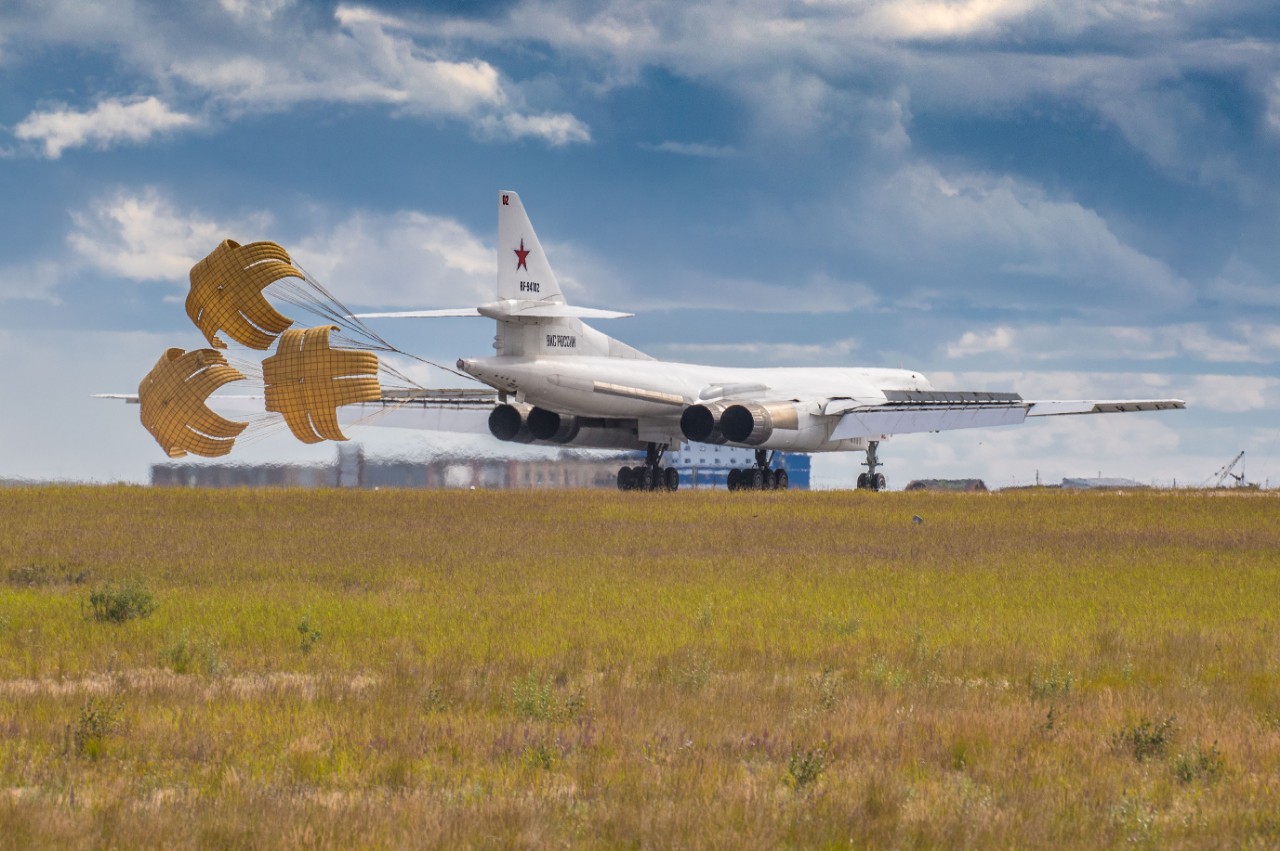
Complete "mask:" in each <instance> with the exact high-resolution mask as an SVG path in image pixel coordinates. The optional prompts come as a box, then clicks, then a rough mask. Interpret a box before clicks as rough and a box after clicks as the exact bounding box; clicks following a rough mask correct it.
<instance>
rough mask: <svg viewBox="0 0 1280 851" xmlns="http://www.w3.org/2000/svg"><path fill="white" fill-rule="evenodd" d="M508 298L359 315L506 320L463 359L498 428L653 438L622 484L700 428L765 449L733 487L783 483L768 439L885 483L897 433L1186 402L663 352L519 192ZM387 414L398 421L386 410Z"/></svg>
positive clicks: (601, 440) (503, 204)
mask: <svg viewBox="0 0 1280 851" xmlns="http://www.w3.org/2000/svg"><path fill="white" fill-rule="evenodd" d="M497 295H498V298H497V300H496V301H492V302H489V303H487V304H482V305H480V306H479V307H475V308H463V309H450V310H419V311H409V312H397V313H362V314H356V316H357V317H359V318H362V319H378V318H389V317H418V318H424V317H442V316H484V317H488V318H490V319H494V320H496V321H497V326H498V329H497V337H496V338H495V340H494V349H495V354H494V356H493V357H478V358H463V359H461V360H459V361H458V363H457V367H458V369H459V370H460V371H462V372H464V373H466V374H468V375H471V376H473V377H474V378H476V379H478V380H479V381H482V382H484V383H485V384H487V385H489V386H490V387H492V388H494V389H495V390H497V391H498V400H499V404H498V405H497V406H496V407H495V408H494V409H493V411H492V413H491V414H490V415H489V430H490V431H491V432H492V434H493V436H494V437H497V438H498V439H499V440H507V441H518V442H521V443H546V444H553V445H555V444H558V445H572V446H583V447H603V448H639V449H645V450H647V456H646V460H645V463H644V464H643V465H641V466H638V467H634V468H631V467H623V468H622V470H621V471H619V473H618V487H619V488H621V489H622V490H631V489H637V490H651V489H659V488H666V489H670V490H675V489H676V488H677V487H679V475H678V474H677V472H676V470H675V469H674V468H670V467H663V466H662V458H663V453H664V452H665V451H666V450H667V448H668V447H671V446H679V445H680V444H681V443H682V442H684V441H686V440H689V441H695V442H702V443H716V444H729V445H732V446H741V447H749V448H753V449H755V460H756V464H755V466H754V467H750V468H747V469H743V470H735V471H733V472H732V473H731V474H730V477H729V487H730V488H731V489H738V488H744V489H752V488H754V489H761V488H785V487H786V486H787V474H786V471H785V470H783V469H777V470H774V469H773V467H772V461H773V458H772V457H771V455H770V452H771V451H777V450H786V451H796V452H841V451H860V452H865V453H866V461H865V462H864V465H865V466H866V467H867V471H866V472H865V473H862V474H861V475H860V476H859V477H858V487H859V488H868V489H871V490H880V489H883V488H884V487H885V479H884V476H883V475H882V474H881V473H879V472H878V467H879V460H878V458H877V454H876V451H877V448H878V446H879V444H880V441H882V440H884V439H886V438H888V437H889V436H891V435H894V434H909V433H915V432H937V431H946V430H950V429H961V428H980V427H986V426H998V425H1011V424H1014V423H1021V422H1023V420H1025V419H1026V418H1027V417H1042V416H1058V415H1065V414H1101V413H1129V412H1133V411H1162V410H1169V409H1175V408H1184V407H1186V406H1185V404H1184V403H1183V402H1182V401H1181V400H1178V399H1127V400H1114V401H1094V400H1076V401H1026V400H1024V399H1022V397H1021V396H1019V395H1017V394H1016V393H994V392H984V391H974V390H935V389H934V388H933V386H932V385H931V384H930V383H929V381H928V380H927V379H926V378H925V377H924V376H923V375H921V374H920V373H918V372H915V371H912V370H909V369H876V368H853V367H850V368H774V369H751V368H731V367H720V366H703V365H699V364H688V363H673V362H670V361H660V360H655V359H654V358H652V357H649V356H648V355H646V354H643V353H642V352H639V351H637V350H636V349H633V348H632V347H631V346H628V345H626V344H625V343H622V342H619V341H618V340H615V339H613V338H612V337H609V336H606V335H605V334H602V333H601V332H599V331H597V330H596V329H594V328H592V327H590V326H588V325H587V324H586V323H584V322H583V321H582V320H583V319H613V318H618V317H625V316H631V315H632V314H629V313H618V312H615V311H611V310H599V309H596V308H589V307H577V306H573V305H570V304H568V303H567V302H566V301H565V297H564V294H563V293H562V292H561V290H560V285H559V284H558V283H557V281H556V276H555V273H554V272H553V271H552V270H551V264H550V263H549V262H548V260H547V256H546V253H545V252H544V251H543V250H542V244H541V243H540V242H539V241H538V236H537V234H536V233H535V232H534V230H533V225H532V224H531V223H530V221H529V216H528V214H527V213H526V212H525V209H524V205H523V204H521V202H520V196H519V195H517V194H516V193H515V192H512V191H510V190H503V191H502V192H500V193H499V194H498V293H497ZM387 424H394V423H393V422H388V423H387Z"/></svg>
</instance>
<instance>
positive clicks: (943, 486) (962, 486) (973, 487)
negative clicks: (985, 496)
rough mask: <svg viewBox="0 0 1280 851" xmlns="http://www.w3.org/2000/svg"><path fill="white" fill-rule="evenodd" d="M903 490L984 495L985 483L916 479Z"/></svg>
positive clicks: (964, 480) (977, 480)
mask: <svg viewBox="0 0 1280 851" xmlns="http://www.w3.org/2000/svg"><path fill="white" fill-rule="evenodd" d="M903 490H909V491H957V492H965V493H986V492H987V483H986V482H984V481H982V479H916V480H914V481H911V482H908V483H907V486H906V487H905V488H903Z"/></svg>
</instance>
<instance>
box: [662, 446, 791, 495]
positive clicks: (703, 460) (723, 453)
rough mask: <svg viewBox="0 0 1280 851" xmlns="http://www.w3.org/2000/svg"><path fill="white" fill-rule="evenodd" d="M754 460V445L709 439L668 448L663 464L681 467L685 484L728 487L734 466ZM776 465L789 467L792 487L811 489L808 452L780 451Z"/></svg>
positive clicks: (690, 485) (700, 486)
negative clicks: (710, 441)
mask: <svg viewBox="0 0 1280 851" xmlns="http://www.w3.org/2000/svg"><path fill="white" fill-rule="evenodd" d="M755 463H756V453H755V450H753V449H743V448H741V447H737V446H714V445H712V444H708V443H686V444H684V445H682V446H681V447H679V448H678V449H669V450H667V454H666V456H665V457H664V458H663V459H662V464H663V466H664V467H675V468H676V469H677V470H679V471H680V487H682V488H727V487H728V486H729V482H728V479H729V471H730V470H732V469H734V468H735V467H737V468H743V467H753V466H755ZM774 466H775V467H778V466H781V467H784V468H786V471H787V478H788V479H789V486H790V487H792V488H797V489H799V490H808V489H809V456H808V455H805V454H802V453H795V452H780V453H778V462H776V463H775V464H774Z"/></svg>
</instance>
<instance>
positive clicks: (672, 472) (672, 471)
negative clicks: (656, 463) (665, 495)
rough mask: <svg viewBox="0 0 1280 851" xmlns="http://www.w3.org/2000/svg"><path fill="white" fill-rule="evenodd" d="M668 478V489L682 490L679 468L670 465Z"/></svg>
mask: <svg viewBox="0 0 1280 851" xmlns="http://www.w3.org/2000/svg"><path fill="white" fill-rule="evenodd" d="M666 479H667V490H669V491H678V490H680V471H679V470H677V469H676V468H675V467H668V468H667V473H666Z"/></svg>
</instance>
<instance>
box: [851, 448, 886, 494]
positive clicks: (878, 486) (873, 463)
mask: <svg viewBox="0 0 1280 851" xmlns="http://www.w3.org/2000/svg"><path fill="white" fill-rule="evenodd" d="M879 448H880V441H878V440H872V441H870V442H868V443H867V460H866V461H863V462H862V466H864V467H866V468H867V472H865V473H859V474H858V490H871V491H882V490H885V489H886V488H887V487H888V484H887V483H886V482H885V479H884V473H879V472H876V471H877V470H878V469H879V468H880V459H879V458H877V457H876V450H877V449H879Z"/></svg>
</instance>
